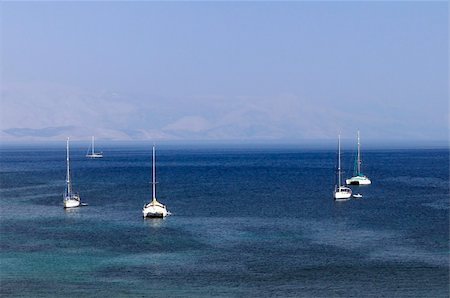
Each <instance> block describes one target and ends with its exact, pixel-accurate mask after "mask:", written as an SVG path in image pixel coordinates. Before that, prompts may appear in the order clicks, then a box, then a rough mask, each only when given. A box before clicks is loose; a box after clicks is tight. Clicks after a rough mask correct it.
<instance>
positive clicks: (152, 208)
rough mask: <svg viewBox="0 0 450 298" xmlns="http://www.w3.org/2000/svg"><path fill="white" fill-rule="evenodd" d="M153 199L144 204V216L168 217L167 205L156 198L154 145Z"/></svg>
mask: <svg viewBox="0 0 450 298" xmlns="http://www.w3.org/2000/svg"><path fill="white" fill-rule="evenodd" d="M152 195H153V198H152V201H151V202H150V203H148V204H145V205H144V208H143V209H142V214H143V215H144V218H152V217H153V218H155V217H159V218H162V217H166V216H167V215H169V214H170V213H169V212H168V211H167V208H166V206H165V205H163V204H161V203H160V202H158V201H157V200H156V177H155V146H154V145H153V159H152Z"/></svg>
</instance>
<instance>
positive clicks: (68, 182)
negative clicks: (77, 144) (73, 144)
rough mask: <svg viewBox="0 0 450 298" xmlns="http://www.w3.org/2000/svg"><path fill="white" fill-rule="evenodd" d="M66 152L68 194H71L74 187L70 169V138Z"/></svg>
mask: <svg viewBox="0 0 450 298" xmlns="http://www.w3.org/2000/svg"><path fill="white" fill-rule="evenodd" d="M66 147H67V148H66V154H67V174H66V183H67V194H66V195H67V196H70V194H71V193H72V189H71V186H70V169H69V138H67V143H66Z"/></svg>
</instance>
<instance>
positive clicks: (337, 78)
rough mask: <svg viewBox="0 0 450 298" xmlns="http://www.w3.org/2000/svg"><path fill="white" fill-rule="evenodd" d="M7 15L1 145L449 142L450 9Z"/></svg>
mask: <svg viewBox="0 0 450 298" xmlns="http://www.w3.org/2000/svg"><path fill="white" fill-rule="evenodd" d="M0 9H1V12H0V13H1V14H0V16H1V20H0V33H1V35H0V58H1V60H0V63H1V77H0V83H1V86H0V87H1V90H0V91H1V101H0V105H1V106H0V107H1V109H0V110H1V111H0V141H17V140H20V141H36V140H64V139H65V137H66V136H71V137H72V138H73V139H75V140H77V139H78V140H85V139H86V140H89V139H90V136H91V135H95V136H96V137H97V138H98V139H103V140H151V141H160V140H178V141H183V140H185V141H196V140H198V141H240V140H242V141H252V140H253V141H263V142H264V141H267V142H275V143H276V142H306V141H307V140H335V139H336V137H337V134H338V133H339V132H340V133H341V134H342V135H343V137H344V138H345V137H348V138H354V136H355V135H356V130H357V129H359V130H361V135H362V137H363V138H365V139H366V140H372V141H383V142H387V143H389V142H391V141H409V142H418V143H426V142H430V141H442V142H447V141H448V138H449V130H448V128H449V102H448V100H449V77H448V68H449V61H448V52H449V48H448V41H449V40H448V39H449V32H448V24H449V22H448V12H449V9H448V3H447V2H446V1H444V2H388V1H381V2H267V1H266V2H258V1H251V2H145V1H137V2H125V1H123V2H122V1H121V2H107V1H105V2H103V1H100V2H99V1H96V2H89V1H75V2H52V1H45V2H39V1H36V2H8V1H3V2H1V3H0Z"/></svg>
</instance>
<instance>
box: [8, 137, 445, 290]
mask: <svg viewBox="0 0 450 298" xmlns="http://www.w3.org/2000/svg"><path fill="white" fill-rule="evenodd" d="M63 145H64V144H63ZM64 149H65V148H64V146H61V148H34V149H33V148H3V149H1V151H0V153H1V155H0V183H1V184H0V186H1V189H0V203H1V219H0V224H1V225H0V230H1V246H0V255H1V264H0V269H1V270H0V278H1V288H0V291H1V292H0V293H1V295H2V296H26V295H28V296H32V297H36V296H42V297H46V296H50V297H55V296H116V297H117V296H124V297H125V296H126V297H130V296H148V295H149V296H155V297H189V296H191V297H197V296H217V297H220V296H223V297H230V296H247V297H256V296H257V297H269V296H280V297H290V296H291V297H302V296H305V297H333V296H336V297H348V296H377V297H383V296H384V297H392V296H409V297H448V296H449V289H448V280H449V268H448V261H449V242H448V241H449V221H448V220H449V204H448V194H449V176H448V175H449V166H448V165H449V157H448V151H446V150H395V151H393V150H391V151H387V150H385V151H383V150H378V151H367V152H364V162H365V164H364V169H365V172H366V173H367V174H368V175H369V176H370V177H371V178H372V180H373V185H371V186H369V187H355V190H356V191H358V192H361V193H363V195H364V198H362V199H354V200H351V201H348V202H345V203H335V202H333V200H332V189H333V183H334V176H333V175H334V163H335V152H334V151H302V150H294V149H276V150H275V149H260V150H256V149H255V148H253V149H251V150H244V149H241V150H237V149H235V150H218V149H190V150H184V151H183V150H174V149H171V148H163V149H161V150H158V152H157V153H158V160H157V166H158V168H157V175H158V181H159V184H158V198H159V200H160V201H161V202H163V203H165V204H167V205H168V208H169V210H170V211H171V212H172V213H173V216H170V217H168V218H166V219H164V220H159V219H157V220H143V219H142V217H141V210H142V206H143V205H144V203H145V202H146V201H147V200H149V199H150V196H151V189H150V184H149V183H148V181H150V179H151V177H150V175H151V169H150V166H151V150H149V149H147V148H145V149H144V148H141V147H134V148H132V147H130V148H124V147H123V148H105V149H107V150H105V149H104V151H105V158H104V159H102V160H88V159H85V158H84V154H85V152H84V150H77V149H76V148H75V149H74V150H73V162H72V169H73V175H72V178H73V181H74V188H75V189H76V190H77V191H79V193H80V196H81V198H82V200H83V201H85V202H87V203H88V204H89V206H87V207H82V208H78V209H74V210H67V211H65V210H64V209H63V208H62V193H63V191H64V179H65V177H64V175H65V151H64ZM351 156H352V153H345V154H344V161H345V163H346V165H347V166H348V165H350V164H351ZM348 168H350V166H348Z"/></svg>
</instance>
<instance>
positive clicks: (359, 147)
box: [358, 129, 361, 176]
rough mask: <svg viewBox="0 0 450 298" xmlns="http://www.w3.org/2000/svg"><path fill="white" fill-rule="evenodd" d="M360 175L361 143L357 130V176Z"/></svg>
mask: <svg viewBox="0 0 450 298" xmlns="http://www.w3.org/2000/svg"><path fill="white" fill-rule="evenodd" d="M360 175H361V143H360V141H359V129H358V176H360Z"/></svg>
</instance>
